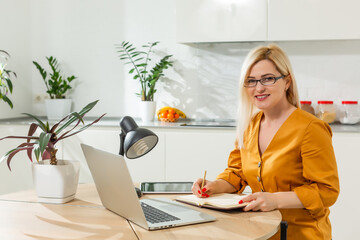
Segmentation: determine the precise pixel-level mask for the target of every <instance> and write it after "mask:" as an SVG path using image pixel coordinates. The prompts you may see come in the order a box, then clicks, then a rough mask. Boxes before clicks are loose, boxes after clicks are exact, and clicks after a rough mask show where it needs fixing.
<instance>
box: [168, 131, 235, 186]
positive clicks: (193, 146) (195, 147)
mask: <svg viewBox="0 0 360 240" xmlns="http://www.w3.org/2000/svg"><path fill="white" fill-rule="evenodd" d="M187 130H188V129H187ZM235 135H236V133H235V129H231V130H219V129H213V130H205V131H201V130H200V129H197V130H192V131H191V130H190V131H189V130H188V131H182V132H172V131H169V132H168V133H166V148H165V149H166V157H165V158H166V171H165V173H166V180H168V181H194V180H196V179H197V178H200V177H201V178H202V177H203V175H204V171H205V170H207V179H209V180H210V179H211V180H214V179H215V178H216V176H217V175H218V174H219V173H221V172H222V171H223V170H224V169H225V168H226V167H227V160H228V157H229V154H230V152H231V151H232V150H233V149H234V143H235V138H236V137H235Z"/></svg>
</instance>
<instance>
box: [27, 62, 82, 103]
mask: <svg viewBox="0 0 360 240" xmlns="http://www.w3.org/2000/svg"><path fill="white" fill-rule="evenodd" d="M46 59H47V61H48V63H49V65H50V67H51V70H52V73H50V74H49V75H50V78H48V79H46V77H47V72H46V71H45V69H44V68H42V67H41V66H40V65H39V64H38V63H37V62H35V61H33V64H34V65H35V66H36V68H37V69H38V70H39V72H40V75H41V77H42V78H43V80H44V83H45V85H46V88H47V91H46V92H47V93H48V94H49V95H50V98H51V99H54V98H57V99H59V98H65V93H66V92H67V91H68V90H69V89H71V86H70V83H71V82H72V81H73V80H75V79H76V77H75V76H71V77H65V76H61V75H60V64H59V63H58V61H57V60H56V58H54V57H52V56H50V57H46Z"/></svg>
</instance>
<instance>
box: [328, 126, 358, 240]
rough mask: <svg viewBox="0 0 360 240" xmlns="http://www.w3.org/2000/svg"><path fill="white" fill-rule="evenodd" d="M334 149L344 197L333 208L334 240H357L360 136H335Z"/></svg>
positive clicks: (348, 134)
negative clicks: (355, 239)
mask: <svg viewBox="0 0 360 240" xmlns="http://www.w3.org/2000/svg"><path fill="white" fill-rule="evenodd" d="M333 146H334V150H335V156H336V160H337V165H338V171H339V179H340V195H339V198H338V200H337V201H336V203H335V204H334V205H333V206H332V207H331V208H330V221H331V224H332V232H333V238H332V239H334V240H340V239H354V238H356V237H354V236H360V228H359V227H358V216H359V214H360V205H359V199H360V191H359V190H360V187H359V169H360V155H359V152H358V151H359V149H360V133H341V132H335V133H334V135H333Z"/></svg>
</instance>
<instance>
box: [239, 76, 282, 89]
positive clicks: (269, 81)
mask: <svg viewBox="0 0 360 240" xmlns="http://www.w3.org/2000/svg"><path fill="white" fill-rule="evenodd" d="M284 77H285V76H284V75H281V76H279V77H265V78H261V79H259V80H256V79H247V80H245V82H244V87H247V88H251V87H255V86H256V85H257V83H258V82H260V83H261V85H263V86H269V85H273V84H275V83H276V81H277V80H279V79H280V78H284Z"/></svg>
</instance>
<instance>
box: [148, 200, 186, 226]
mask: <svg viewBox="0 0 360 240" xmlns="http://www.w3.org/2000/svg"><path fill="white" fill-rule="evenodd" d="M141 207H142V209H143V212H144V214H145V218H146V221H148V222H150V223H161V222H169V221H175V220H180V218H177V217H175V216H173V215H170V214H168V213H166V212H164V211H161V210H159V209H157V208H154V207H153V206H150V205H148V204H146V203H143V202H141Z"/></svg>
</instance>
